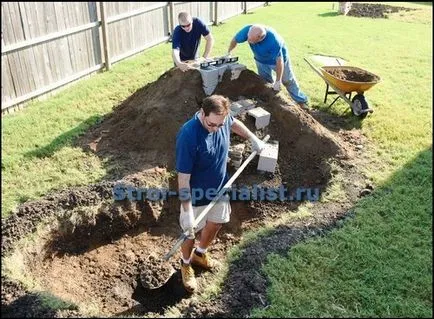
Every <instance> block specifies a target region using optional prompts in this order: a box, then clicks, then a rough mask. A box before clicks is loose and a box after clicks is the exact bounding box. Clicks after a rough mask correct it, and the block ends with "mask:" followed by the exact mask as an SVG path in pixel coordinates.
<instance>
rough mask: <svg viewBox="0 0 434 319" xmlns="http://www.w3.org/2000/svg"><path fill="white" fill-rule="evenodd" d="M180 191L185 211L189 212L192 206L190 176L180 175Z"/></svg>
mask: <svg viewBox="0 0 434 319" xmlns="http://www.w3.org/2000/svg"><path fill="white" fill-rule="evenodd" d="M178 191H179V195H180V197H181V205H182V208H183V209H184V211H185V212H186V211H189V210H190V208H191V207H192V204H191V189H190V174H182V173H179V174H178Z"/></svg>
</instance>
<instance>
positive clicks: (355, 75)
mask: <svg viewBox="0 0 434 319" xmlns="http://www.w3.org/2000/svg"><path fill="white" fill-rule="evenodd" d="M326 72H327V73H329V74H331V75H333V76H334V77H335V78H338V79H340V80H343V81H352V82H377V81H378V80H379V78H378V77H377V76H376V75H374V74H372V73H368V72H365V71H363V70H359V69H345V67H340V68H329V69H326Z"/></svg>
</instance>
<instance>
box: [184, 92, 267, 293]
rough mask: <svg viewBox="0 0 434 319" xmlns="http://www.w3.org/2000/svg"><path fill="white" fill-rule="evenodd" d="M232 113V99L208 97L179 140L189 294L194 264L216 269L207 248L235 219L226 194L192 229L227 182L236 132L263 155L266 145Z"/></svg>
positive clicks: (186, 282)
mask: <svg viewBox="0 0 434 319" xmlns="http://www.w3.org/2000/svg"><path fill="white" fill-rule="evenodd" d="M229 111H230V102H229V100H228V99H227V98H225V97H223V96H221V95H211V96H209V97H206V98H205V99H204V100H203V102H202V108H201V110H200V111H198V112H197V113H196V114H195V115H194V116H193V118H192V119H190V120H189V121H187V122H186V123H185V124H184V125H183V126H182V127H181V129H180V131H179V132H178V134H177V136H176V170H177V172H178V188H179V193H180V200H181V207H180V211H181V212H180V216H179V222H180V225H181V227H182V229H183V230H184V231H187V232H188V233H189V239H186V240H185V241H184V243H183V244H182V246H181V253H182V258H181V259H182V260H181V274H182V282H183V284H184V287H185V288H186V290H187V291H188V292H193V291H194V290H195V289H196V287H197V283H196V278H195V276H194V271H193V268H192V267H191V264H195V265H198V266H200V267H202V268H204V269H207V270H213V269H215V268H216V266H217V263H216V262H215V261H214V260H212V259H211V258H210V257H209V253H207V249H208V247H209V245H210V244H211V242H212V241H213V240H214V238H215V237H216V235H217V233H218V231H219V230H220V228H221V227H222V224H223V223H227V222H228V221H229V219H230V213H231V206H230V203H229V199H228V197H227V196H226V195H223V196H222V198H220V200H219V201H218V202H217V203H216V204H215V205H214V206H213V207H212V209H210V211H209V212H208V214H207V215H206V216H205V218H203V220H202V221H201V222H200V223H199V224H198V225H197V227H196V229H193V223H194V220H195V219H196V218H197V217H198V216H199V215H200V213H201V212H202V211H203V210H204V209H205V208H206V207H207V205H208V204H209V203H210V202H211V201H212V199H213V198H214V197H215V196H216V195H217V193H218V192H219V191H220V190H221V188H222V187H223V186H224V185H225V184H226V182H227V181H228V176H227V171H226V167H227V159H228V152H229V145H230V134H231V131H232V132H234V133H236V134H238V135H240V136H241V137H244V138H248V139H249V140H250V142H251V143H252V148H253V149H254V150H257V151H258V153H259V152H260V151H261V150H262V149H263V148H264V146H265V143H264V142H262V141H261V140H260V139H259V138H257V137H256V135H255V134H254V133H252V132H251V131H250V130H249V129H248V128H247V127H246V126H245V125H244V124H243V123H242V122H241V121H239V120H237V119H235V118H233V117H232V116H231V115H230V113H229ZM181 194H182V196H181ZM186 194H187V196H185V195H186ZM198 231H200V241H199V245H198V246H197V247H196V248H195V249H194V250H193V248H194V240H195V233H196V232H198Z"/></svg>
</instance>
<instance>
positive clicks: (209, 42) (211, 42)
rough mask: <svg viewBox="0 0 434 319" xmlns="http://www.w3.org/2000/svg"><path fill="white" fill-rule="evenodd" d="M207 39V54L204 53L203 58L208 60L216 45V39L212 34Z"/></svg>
mask: <svg viewBox="0 0 434 319" xmlns="http://www.w3.org/2000/svg"><path fill="white" fill-rule="evenodd" d="M205 39H206V45H205V52H204V53H203V57H204V58H205V59H206V58H208V55H209V54H210V52H211V49H212V47H213V45H214V37H213V36H212V35H211V33H210V34H208V36H207V37H206V38H205Z"/></svg>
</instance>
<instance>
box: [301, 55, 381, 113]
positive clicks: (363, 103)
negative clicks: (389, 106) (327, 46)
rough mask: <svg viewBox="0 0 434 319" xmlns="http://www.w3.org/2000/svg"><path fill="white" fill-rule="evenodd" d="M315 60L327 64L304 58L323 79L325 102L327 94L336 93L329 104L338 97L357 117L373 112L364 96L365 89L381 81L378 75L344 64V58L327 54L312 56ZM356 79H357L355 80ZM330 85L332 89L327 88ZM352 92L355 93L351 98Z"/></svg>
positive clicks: (325, 101)
mask: <svg viewBox="0 0 434 319" xmlns="http://www.w3.org/2000/svg"><path fill="white" fill-rule="evenodd" d="M315 58H316V60H317V61H320V62H322V63H326V64H329V65H326V66H321V67H319V68H318V67H317V66H315V65H314V64H313V63H312V62H311V61H309V59H307V58H304V60H305V61H306V62H307V64H309V66H310V67H311V68H312V69H313V70H314V71H315V72H316V73H317V74H318V75H319V76H320V77H321V78H322V79H323V80H324V81H325V83H326V92H325V97H324V103H327V97H328V95H329V94H330V95H332V94H338V97H337V98H335V99H334V101H333V102H332V103H331V104H330V105H329V107H330V106H332V105H333V104H334V103H335V102H336V101H337V100H338V99H339V98H342V99H343V100H344V101H345V102H347V103H348V104H349V106H350V108H351V111H352V113H353V114H354V115H355V116H358V117H359V118H365V117H366V116H367V115H368V113H372V112H374V110H373V109H372V108H370V107H369V104H368V101H367V100H366V98H365V95H364V93H365V91H367V90H369V89H370V88H372V87H373V86H374V85H375V84H377V83H378V82H380V81H381V79H380V77H379V76H378V75H375V74H373V73H371V72H369V71H367V70H364V69H362V68H358V67H354V66H346V65H343V64H345V60H343V59H340V58H336V57H329V56H314V59H315ZM337 74H341V75H345V77H344V78H342V77H340V76H339V77H338V76H337ZM356 74H358V75H362V76H363V79H360V78H355V79H353V78H352V76H354V75H356ZM355 80H357V81H355ZM330 87H331V88H332V89H333V90H329V89H330ZM353 92H356V93H357V94H356V95H355V96H354V97H353V99H351V95H352V93H353Z"/></svg>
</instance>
